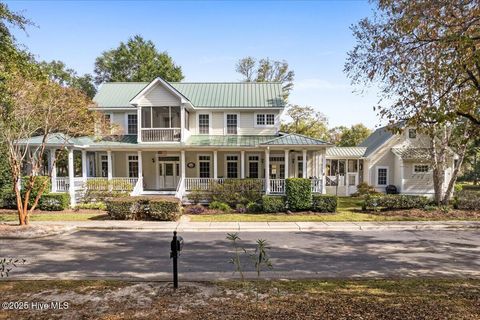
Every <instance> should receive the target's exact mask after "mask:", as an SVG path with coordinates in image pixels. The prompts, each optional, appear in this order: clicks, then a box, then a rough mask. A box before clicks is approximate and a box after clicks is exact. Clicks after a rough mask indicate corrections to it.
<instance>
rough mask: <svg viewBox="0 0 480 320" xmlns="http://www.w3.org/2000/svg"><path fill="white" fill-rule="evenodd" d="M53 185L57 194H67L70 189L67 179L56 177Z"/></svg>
mask: <svg viewBox="0 0 480 320" xmlns="http://www.w3.org/2000/svg"><path fill="white" fill-rule="evenodd" d="M55 185H56V190H57V192H68V190H69V189H70V180H69V178H68V177H57V178H56V180H55Z"/></svg>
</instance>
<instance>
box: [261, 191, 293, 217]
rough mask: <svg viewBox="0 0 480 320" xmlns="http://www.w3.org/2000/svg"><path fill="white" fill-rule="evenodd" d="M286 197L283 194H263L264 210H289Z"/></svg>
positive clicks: (269, 211)
mask: <svg viewBox="0 0 480 320" xmlns="http://www.w3.org/2000/svg"><path fill="white" fill-rule="evenodd" d="M285 200H286V199H285V197H283V196H267V195H265V196H263V197H262V206H263V212H267V213H276V212H284V211H286V210H287V207H286V201H285Z"/></svg>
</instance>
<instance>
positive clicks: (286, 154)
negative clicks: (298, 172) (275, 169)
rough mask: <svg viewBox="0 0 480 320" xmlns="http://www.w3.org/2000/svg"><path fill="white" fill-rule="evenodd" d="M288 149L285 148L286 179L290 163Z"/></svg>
mask: <svg viewBox="0 0 480 320" xmlns="http://www.w3.org/2000/svg"><path fill="white" fill-rule="evenodd" d="M288 154H289V153H288V150H285V179H288V177H289V174H288V173H289V171H288V165H289V164H290V159H289V157H288Z"/></svg>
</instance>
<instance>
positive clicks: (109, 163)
mask: <svg viewBox="0 0 480 320" xmlns="http://www.w3.org/2000/svg"><path fill="white" fill-rule="evenodd" d="M107 166H108V168H107V169H108V171H107V179H108V180H112V178H113V173H112V171H113V170H112V169H113V168H112V151H110V150H108V151H107Z"/></svg>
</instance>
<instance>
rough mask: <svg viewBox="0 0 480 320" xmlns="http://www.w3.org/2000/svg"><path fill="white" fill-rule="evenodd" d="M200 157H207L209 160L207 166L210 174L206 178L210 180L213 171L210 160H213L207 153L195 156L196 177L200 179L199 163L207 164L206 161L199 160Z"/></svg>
mask: <svg viewBox="0 0 480 320" xmlns="http://www.w3.org/2000/svg"><path fill="white" fill-rule="evenodd" d="M200 157H208V158H209V159H210V160H208V162H209V164H210V165H209V166H210V172H209V177H208V178H211V177H212V173H213V172H212V171H213V168H212V158H213V155H212V154H209V153H199V154H197V177H198V178H200V161H202V162H207V160H200ZM201 179H207V178H201Z"/></svg>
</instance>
